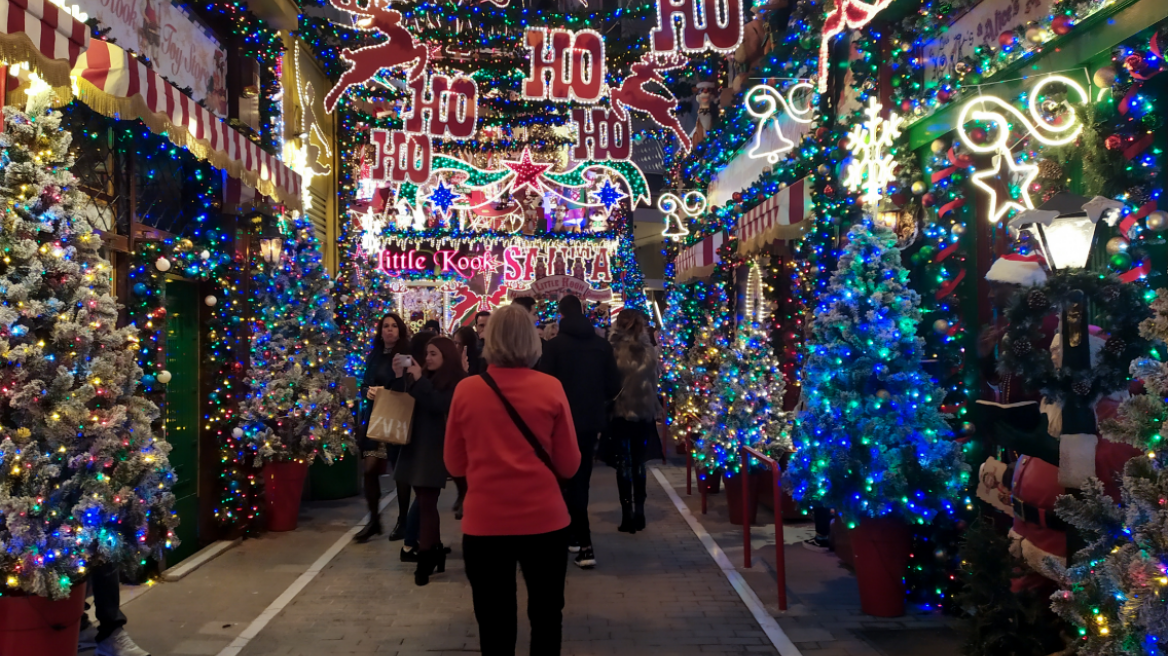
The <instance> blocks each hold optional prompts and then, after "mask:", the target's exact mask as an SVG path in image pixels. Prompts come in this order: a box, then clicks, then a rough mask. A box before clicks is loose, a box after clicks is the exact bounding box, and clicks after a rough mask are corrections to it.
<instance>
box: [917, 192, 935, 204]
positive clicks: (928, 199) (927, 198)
mask: <svg viewBox="0 0 1168 656" xmlns="http://www.w3.org/2000/svg"><path fill="white" fill-rule="evenodd" d="M921 204H922V205H924V206H925V207H932V206H934V205H936V204H937V197H936V196H934V195H933V193H932V192H929V193H927V194H925V195H924V196H921Z"/></svg>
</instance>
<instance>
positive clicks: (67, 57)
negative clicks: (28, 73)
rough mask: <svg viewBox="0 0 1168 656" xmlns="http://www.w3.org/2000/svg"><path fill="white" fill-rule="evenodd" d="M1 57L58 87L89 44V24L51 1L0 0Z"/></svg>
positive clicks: (66, 78)
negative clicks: (26, 67) (24, 67)
mask: <svg viewBox="0 0 1168 656" xmlns="http://www.w3.org/2000/svg"><path fill="white" fill-rule="evenodd" d="M0 28H2V29H3V34H0V58H3V60H4V61H5V62H6V63H7V64H8V65H9V66H11V65H13V64H27V65H28V67H29V69H30V70H32V71H33V72H35V73H36V74H37V75H39V76H41V78H42V79H44V80H45V82H47V83H48V84H50V85H52V86H56V87H63V86H68V85H69V71H70V70H72V68H73V64H74V63H75V62H76V61H77V58H78V57H79V56H80V55H81V53H82V51H84V50H85V48H86V47H87V46H88V45H89V27H88V26H86V25H85V23H82V22H81V21H79V20H77V19H76V18H73V17H72V16H70V15H69V14H67V13H65V10H64V9H61V8H60V7H58V6H57V5H55V4H53V3H51V2H49V1H48V0H0Z"/></svg>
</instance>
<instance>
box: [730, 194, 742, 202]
mask: <svg viewBox="0 0 1168 656" xmlns="http://www.w3.org/2000/svg"><path fill="white" fill-rule="evenodd" d="M731 198H733V199H734V202H735V203H741V202H742V193H741V192H738V191H736V192H734V195H733V196H731Z"/></svg>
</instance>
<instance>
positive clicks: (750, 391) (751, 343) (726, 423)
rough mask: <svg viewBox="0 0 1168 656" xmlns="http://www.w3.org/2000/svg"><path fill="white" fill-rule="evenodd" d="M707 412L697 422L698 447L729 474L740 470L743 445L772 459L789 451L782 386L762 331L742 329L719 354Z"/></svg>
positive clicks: (752, 327) (753, 327) (750, 326)
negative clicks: (698, 425) (772, 456)
mask: <svg viewBox="0 0 1168 656" xmlns="http://www.w3.org/2000/svg"><path fill="white" fill-rule="evenodd" d="M718 350H719V352H718V354H717V355H716V356H714V357H715V359H716V360H717V362H718V370H717V374H716V376H714V378H713V389H712V394H710V397H709V402H708V405H707V410H706V412H705V413H703V414H702V416H701V419H700V425H701V433H700V434H701V438H700V439H699V441H698V444H699V446H698V448H699V449H701V450H702V451H703V453H704V454H705V455H706V459H707V461H711V460H712V461H713V463H714V464H715V465H716V466H717V467H718V468H720V469H722V470H723V471H725V472H726V473H727V474H732V473H737V472H738V471H739V470H740V469H741V468H742V452H741V449H742V447H743V446H750V447H754V448H755V449H758V450H760V451H762V452H763V453H774V454H775V455H776V456H778V455H781V454H782V453H785V452H787V451H790V450H791V441H790V437H789V425H788V421H787V417H786V415H785V413H783V412H782V404H783V392H784V391H785V389H786V383H785V382H784V381H783V376H782V374H781V373H779V370H778V367H777V366H776V362H775V357H774V352H773V350H772V349H771V345H770V342H769V340H768V339H767V335H766V333H765V332H763V330H762V328H761V326H759V325H758V324H754V323H749V324H743V325H741V326H739V328H738V334H737V335H736V336H735V338H734V340H733V341H732V342H729V343H726V344H724V345H722V346H721V348H719V349H718Z"/></svg>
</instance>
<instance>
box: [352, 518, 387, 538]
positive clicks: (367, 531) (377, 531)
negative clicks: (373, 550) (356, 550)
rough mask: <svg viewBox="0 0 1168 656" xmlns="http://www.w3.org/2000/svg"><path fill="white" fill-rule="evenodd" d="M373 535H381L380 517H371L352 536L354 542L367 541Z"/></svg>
mask: <svg viewBox="0 0 1168 656" xmlns="http://www.w3.org/2000/svg"><path fill="white" fill-rule="evenodd" d="M374 535H381V518H380V517H376V516H375V517H373V519H371V520H369V523H368V524H366V525H365V528H363V529H361V532H360V533H358V534H357V535H355V536H353V540H354V541H355V542H367V541H368V540H369V538H371V537H373V536H374Z"/></svg>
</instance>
